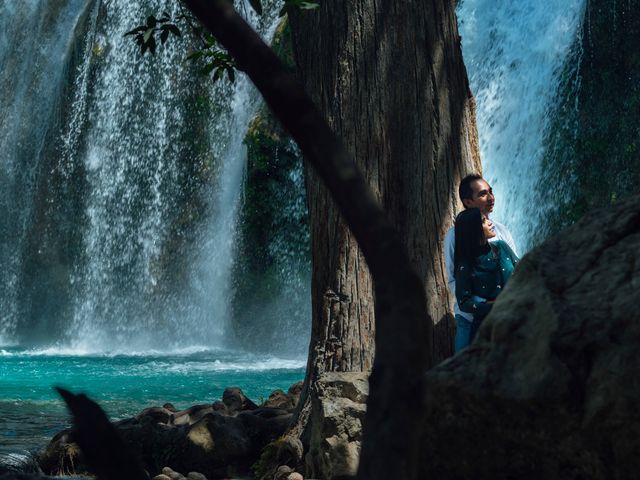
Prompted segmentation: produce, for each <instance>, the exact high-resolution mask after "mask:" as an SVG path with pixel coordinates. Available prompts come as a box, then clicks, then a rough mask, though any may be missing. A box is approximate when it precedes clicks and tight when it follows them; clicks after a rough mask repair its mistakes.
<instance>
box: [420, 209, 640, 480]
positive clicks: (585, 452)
mask: <svg viewBox="0 0 640 480" xmlns="http://www.w3.org/2000/svg"><path fill="white" fill-rule="evenodd" d="M639 293H640V197H635V198H633V199H630V200H628V201H626V202H621V203H620V204H618V205H617V206H615V207H611V208H610V209H609V210H604V211H598V212H594V213H592V214H591V215H589V216H588V218H585V219H583V220H581V221H580V222H579V223H577V224H576V225H574V226H572V227H570V228H568V229H566V230H565V231H564V232H562V233H561V234H560V235H558V236H556V237H553V238H551V239H549V240H547V241H546V242H544V243H543V244H542V245H541V246H540V247H538V248H536V249H534V250H533V251H531V252H530V253H529V254H528V255H527V256H526V257H525V258H523V259H522V261H521V263H520V264H519V265H518V267H517V269H516V272H515V274H514V276H513V278H512V279H511V281H510V283H509V284H508V285H507V288H505V291H504V293H503V294H502V295H501V296H500V297H499V298H498V301H497V302H496V304H495V307H494V308H493V310H492V312H491V313H490V315H489V316H488V317H487V319H486V320H485V322H484V324H483V325H482V326H481V328H480V331H479V333H478V338H477V340H476V342H475V343H474V344H473V345H471V346H470V347H469V348H467V349H465V350H463V351H462V352H461V353H460V354H459V355H457V356H455V357H453V358H452V359H450V360H448V361H446V362H444V363H443V364H441V365H439V366H437V367H435V368H434V369H432V370H431V371H430V372H429V373H428V374H427V376H426V379H427V385H426V392H427V395H426V398H425V412H426V419H425V423H424V429H423V432H424V433H423V440H422V445H421V446H420V449H419V451H420V452H422V459H421V472H420V474H419V475H418V477H419V478H447V479H452V480H453V479H463V478H474V479H491V480H499V479H511V478H517V479H538V478H561V479H585V480H586V479H593V480H595V479H611V478H616V479H633V478H637V476H638V472H639V471H640V456H638V454H637V452H638V451H640V413H639V412H640V410H639V409H638V405H640V383H639V382H638V380H637V378H638V372H639V371H640V356H639V355H638V354H637V348H638V344H639V340H640V321H639V320H640V314H639V313H638V298H639V297H640V295H639Z"/></svg>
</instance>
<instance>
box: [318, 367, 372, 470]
mask: <svg viewBox="0 0 640 480" xmlns="http://www.w3.org/2000/svg"><path fill="white" fill-rule="evenodd" d="M368 392H369V386H368V375H367V374H366V373H352V372H350V373H324V374H322V375H320V377H319V378H318V381H317V382H316V383H315V385H313V386H312V388H311V392H310V395H311V402H312V408H311V411H312V418H311V419H310V422H311V423H310V424H311V432H310V440H309V452H308V453H307V455H306V468H307V473H308V474H309V476H310V477H311V478H342V477H350V476H355V474H356V472H357V469H358V460H359V456H360V443H361V440H362V422H363V420H364V414H365V411H366V400H367V395H368Z"/></svg>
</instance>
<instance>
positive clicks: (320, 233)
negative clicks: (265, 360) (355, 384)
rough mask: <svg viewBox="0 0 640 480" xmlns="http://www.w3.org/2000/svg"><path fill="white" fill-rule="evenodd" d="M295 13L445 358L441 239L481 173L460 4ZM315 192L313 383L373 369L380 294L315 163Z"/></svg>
mask: <svg viewBox="0 0 640 480" xmlns="http://www.w3.org/2000/svg"><path fill="white" fill-rule="evenodd" d="M290 16H291V23H292V31H293V37H294V51H295V55H296V59H297V63H298V67H299V71H300V74H301V77H302V80H303V84H304V86H305V89H306V91H307V93H308V94H309V95H310V96H311V97H312V99H313V100H314V103H315V104H316V105H318V106H319V108H320V110H321V112H322V113H323V114H324V115H325V117H326V118H327V120H328V122H329V124H330V126H331V127H332V129H333V130H334V131H335V132H336V134H337V135H338V136H339V137H341V138H342V139H343V140H344V142H345V144H346V146H347V149H348V150H349V151H350V153H351V154H352V155H353V156H354V158H355V159H356V163H357V164H358V166H359V167H360V168H361V170H362V171H363V172H364V175H365V178H366V180H367V182H368V183H369V186H370V187H371V189H372V190H373V192H374V194H375V195H376V196H377V198H378V200H379V201H380V202H381V204H382V206H383V208H384V209H385V210H386V211H387V213H388V215H389V217H390V219H391V221H392V223H393V225H394V226H395V227H396V228H397V230H398V231H399V232H400V235H401V238H402V240H403V241H404V242H405V243H406V245H407V248H408V251H409V256H410V258H411V260H412V261H413V265H414V267H415V269H416V270H417V271H418V273H419V275H420V276H421V277H422V279H423V280H424V283H425V287H426V294H427V297H428V299H429V302H428V313H429V315H430V317H431V318H432V319H433V321H434V323H435V330H434V336H433V349H432V351H433V361H434V362H438V361H440V360H442V359H444V358H446V357H447V356H449V355H451V353H452V343H453V342H452V336H453V332H454V327H453V323H452V315H451V313H450V312H451V309H450V299H449V294H448V291H447V287H446V285H447V282H446V273H445V268H444V262H443V256H442V240H443V237H444V234H445V232H446V230H447V229H448V228H449V226H450V225H451V220H452V218H453V215H454V213H455V211H456V209H457V196H456V190H457V189H456V186H457V184H458V182H459V180H460V178H461V177H462V176H464V175H466V174H467V173H469V172H471V171H479V170H480V160H479V155H478V148H477V137H476V135H477V134H476V130H475V117H474V104H473V98H472V96H471V93H470V91H469V87H468V81H467V74H466V70H465V67H464V64H463V61H462V54H461V50H460V42H459V36H458V28H457V23H456V17H455V12H454V2H453V1H442V0H441V1H437V0H436V1H429V2H425V1H424V0H405V1H403V2H392V1H388V0H352V1H344V0H323V1H322V2H320V8H319V9H316V10H314V11H299V12H295V13H293V12H292V13H290ZM307 195H308V202H309V213H310V222H311V238H312V252H313V253H312V261H313V280H312V299H313V300H312V301H313V320H312V321H313V325H312V340H311V345H310V352H309V361H308V369H307V381H308V382H309V381H312V380H313V379H314V378H316V377H317V375H318V374H321V373H323V372H326V371H369V370H370V369H371V365H372V361H373V355H374V348H373V338H374V302H373V289H372V281H371V276H370V274H369V271H368V268H367V265H366V262H365V260H364V258H363V255H362V253H361V251H360V249H359V248H358V245H357V244H356V241H355V239H354V237H353V235H352V234H351V233H350V231H349V229H348V228H347V225H346V224H345V222H344V221H343V219H342V218H341V216H340V214H339V213H338V211H337V209H336V207H335V205H334V202H333V201H332V199H331V197H330V195H329V192H328V191H327V189H326V187H325V186H324V185H323V184H322V183H321V182H320V181H318V179H317V178H316V174H315V173H314V172H313V171H312V170H311V169H307Z"/></svg>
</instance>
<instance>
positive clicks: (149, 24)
mask: <svg viewBox="0 0 640 480" xmlns="http://www.w3.org/2000/svg"><path fill="white" fill-rule="evenodd" d="M156 23H158V21H157V20H156V17H154V16H153V15H149V16H148V17H147V27H149V28H153V27H155V26H156Z"/></svg>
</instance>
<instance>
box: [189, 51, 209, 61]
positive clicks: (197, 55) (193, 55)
mask: <svg viewBox="0 0 640 480" xmlns="http://www.w3.org/2000/svg"><path fill="white" fill-rule="evenodd" d="M203 55H204V52H202V51H201V50H198V51H196V52H193V53H190V54H189V55H187V58H186V59H185V60H197V59H199V58H202V56H203Z"/></svg>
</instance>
